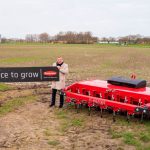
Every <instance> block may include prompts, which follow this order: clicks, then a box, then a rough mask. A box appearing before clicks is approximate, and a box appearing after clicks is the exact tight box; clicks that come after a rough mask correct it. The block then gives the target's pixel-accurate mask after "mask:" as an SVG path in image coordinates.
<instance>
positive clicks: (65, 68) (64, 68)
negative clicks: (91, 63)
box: [59, 64, 69, 74]
mask: <svg viewBox="0 0 150 150" xmlns="http://www.w3.org/2000/svg"><path fill="white" fill-rule="evenodd" d="M59 71H60V72H61V73H63V74H67V73H68V72H69V69H68V64H66V65H65V66H64V67H63V68H60V70H59Z"/></svg>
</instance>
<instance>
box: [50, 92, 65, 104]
mask: <svg viewBox="0 0 150 150" xmlns="http://www.w3.org/2000/svg"><path fill="white" fill-rule="evenodd" d="M56 93H57V89H52V97H51V103H50V105H55V101H56ZM63 104H64V95H63V94H62V93H61V92H60V105H59V107H62V106H63Z"/></svg>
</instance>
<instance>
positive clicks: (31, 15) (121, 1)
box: [0, 0, 150, 38]
mask: <svg viewBox="0 0 150 150" xmlns="http://www.w3.org/2000/svg"><path fill="white" fill-rule="evenodd" d="M59 31H77V32H80V31H91V32H92V33H93V34H94V35H96V36H99V37H103V36H106V37H109V36H115V37H117V36H124V35H129V34H141V35H145V36H150V0H0V34H2V36H3V37H19V38H23V37H25V35H26V34H29V33H32V34H34V33H36V34H39V33H42V32H47V33H49V34H50V35H54V34H56V33H58V32H59Z"/></svg>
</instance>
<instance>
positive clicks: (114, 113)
mask: <svg viewBox="0 0 150 150" xmlns="http://www.w3.org/2000/svg"><path fill="white" fill-rule="evenodd" d="M113 122H116V112H115V111H113Z"/></svg>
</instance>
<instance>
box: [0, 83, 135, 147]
mask: <svg viewBox="0 0 150 150" xmlns="http://www.w3.org/2000/svg"><path fill="white" fill-rule="evenodd" d="M18 87H19V86H18ZM31 87H32V86H31ZM20 88H21V89H19V90H18V89H13V90H9V91H5V92H3V93H2V92H1V93H0V94H1V97H2V100H3V102H4V103H5V101H7V100H9V99H12V98H14V97H21V96H27V95H32V94H37V95H39V98H38V100H37V101H36V102H33V103H29V104H27V105H25V106H22V107H20V108H18V109H16V110H15V111H13V112H11V113H8V114H7V115H5V116H3V117H0V150H58V149H61V150H117V149H118V150H122V149H124V150H126V149H128V150H130V149H131V150H132V149H134V147H129V146H125V145H124V144H123V142H122V141H121V140H120V139H119V140H118V139H112V137H111V135H110V133H109V129H110V127H111V125H112V120H111V119H108V118H107V117H106V118H100V116H98V115H97V114H96V113H94V114H92V116H88V115H87V116H86V121H85V124H84V126H83V127H82V128H81V127H69V128H68V129H67V131H66V132H61V131H60V130H59V129H60V127H61V122H60V120H59V119H58V117H57V116H56V111H57V110H58V108H57V107H55V108H49V107H48V105H49V99H50V95H49V94H48V93H49V88H46V87H45V85H44V87H43V86H41V87H40V88H33V87H32V88H30V89H27V88H26V86H24V87H23V86H21V87H20ZM64 109H67V108H64ZM58 111H59V110H58ZM68 111H69V110H68ZM83 113H84V112H82V114H83ZM74 114H75V111H70V115H74ZM75 115H76V114H75ZM78 115H80V114H78ZM85 115H86V114H85ZM49 141H55V142H53V143H49Z"/></svg>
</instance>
